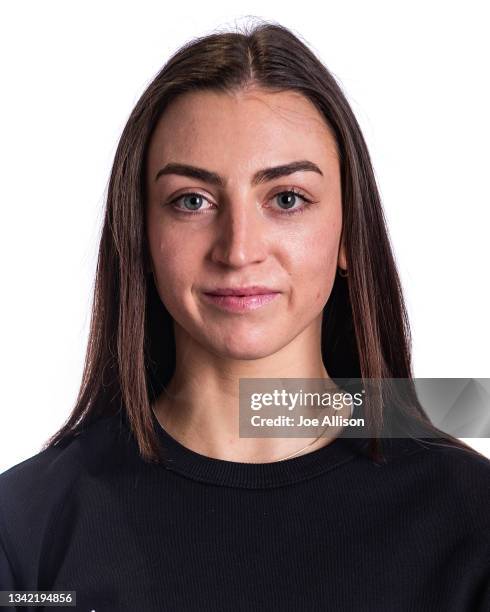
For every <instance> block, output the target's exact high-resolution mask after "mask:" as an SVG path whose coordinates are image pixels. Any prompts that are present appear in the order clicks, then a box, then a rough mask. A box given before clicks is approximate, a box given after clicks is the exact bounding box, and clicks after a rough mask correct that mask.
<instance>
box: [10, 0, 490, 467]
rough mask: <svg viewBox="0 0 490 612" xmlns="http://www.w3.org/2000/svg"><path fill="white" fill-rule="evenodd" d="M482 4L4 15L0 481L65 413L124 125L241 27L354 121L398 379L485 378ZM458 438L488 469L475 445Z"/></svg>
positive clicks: (213, 5) (268, 5)
mask: <svg viewBox="0 0 490 612" xmlns="http://www.w3.org/2000/svg"><path fill="white" fill-rule="evenodd" d="M484 8H485V3H483V2H482V3H478V2H465V3H463V2H459V3H454V2H434V1H432V2H413V1H412V2H410V3H408V2H407V3H405V4H402V3H400V2H396V3H394V2H389V1H386V2H380V1H378V2H352V1H347V0H342V1H337V2H322V3H319V2H315V3H313V2H305V1H303V2H301V3H297V2H295V3H290V5H289V6H288V5H286V3H285V2H284V1H281V2H253V1H250V0H248V1H247V2H241V1H235V2H233V3H225V2H215V1H208V2H206V3H199V2H183V3H169V2H163V1H162V2H148V1H147V2H144V1H139V2H131V3H128V2H87V1H84V2H83V3H82V2H47V1H46V0H45V1H44V2H22V3H16V4H14V3H10V5H7V4H6V3H4V4H3V5H2V11H1V15H0V22H1V23H2V26H1V29H2V32H1V36H0V57H1V62H2V66H1V68H2V69H1V75H2V83H1V84H2V96H1V99H0V110H1V112H0V128H1V132H0V133H1V140H0V155H1V159H0V162H1V170H2V180H1V182H0V190H1V203H2V225H1V240H0V248H1V258H0V261H1V274H2V285H3V299H2V301H1V305H0V308H1V313H0V325H1V339H2V343H1V349H0V358H1V364H0V365H1V373H2V388H1V389H2V393H1V413H0V419H1V420H0V472H1V471H3V470H5V469H7V468H8V467H10V466H12V465H14V464H16V463H18V462H20V461H21V460H23V459H26V458H28V457H30V456H31V455H33V454H35V453H36V452H38V451H39V449H40V447H41V445H42V443H43V442H44V441H45V440H46V439H47V438H48V437H49V436H50V435H51V434H53V433H54V432H55V430H56V429H57V428H58V427H59V426H61V424H62V423H63V421H64V419H65V418H66V417H67V415H68V413H69V412H70V410H71V408H72V407H73V405H74V402H75V398H76V394H77V392H78V386H79V383H80V378H81V374H82V366H83V359H84V356H85V348H86V341H87V335H88V325H89V308H90V304H91V299H92V289H93V279H94V273H95V263H96V255H97V246H98V240H99V232H100V228H101V222H102V211H103V205H104V197H105V191H106V186H107V181H108V178H109V172H110V167H111V163H112V159H113V156H114V152H115V148H116V144H117V141H118V138H119V136H120V134H121V131H122V129H123V126H124V124H125V122H126V119H127V117H128V115H129V113H130V112H131V110H132V108H133V106H134V104H135V103H136V101H137V99H138V97H139V96H140V94H141V93H142V91H143V89H144V88H145V86H146V85H147V84H148V83H149V81H150V80H151V79H152V78H153V76H154V75H155V74H156V73H157V71H158V70H159V69H160V68H161V66H162V65H163V64H164V63H165V61H166V60H167V59H168V57H169V55H170V54H171V53H172V52H174V51H175V50H177V49H178V48H179V47H180V46H181V45H182V44H183V43H184V42H187V41H188V40H189V39H191V38H194V37H196V36H200V35H204V34H209V33H211V32H212V31H214V30H220V31H221V30H223V29H228V28H231V29H232V28H233V27H234V26H235V25H236V24H240V23H243V22H245V21H247V19H248V20H250V19H252V17H251V16H256V17H259V18H262V19H265V20H272V21H277V22H279V23H280V24H282V25H285V26H287V27H289V28H291V29H292V30H293V31H294V32H295V33H297V34H298V35H300V37H302V38H303V39H304V40H305V41H306V42H307V43H308V44H309V45H310V47H311V48H312V50H313V51H314V52H315V53H316V54H317V55H318V56H319V58H320V59H321V60H322V61H323V62H324V63H325V64H326V66H327V67H328V68H329V69H330V70H331V72H332V73H333V74H334V76H335V77H336V78H337V80H338V82H339V84H340V85H341V87H342V88H343V90H344V92H345V93H346V95H347V98H348V100H349V101H350V103H351V105H352V107H353V110H354V112H355V114H356V116H357V118H358V120H359V122H360V124H361V127H362V129H363V132H364V135H365V138H366V140H367V143H368V146H369V149H370V153H371V156H372V160H373V164H374V167H375V172H376V176H377V180H378V184H379V188H380V191H381V195H382V199H383V205H384V209H385V212H386V216H387V220H388V225H389V230H390V235H391V239H392V242H393V245H394V249H395V256H396V258H397V261H398V266H399V272H400V275H401V278H402V283H403V287H404V291H405V297H406V301H407V306H408V309H409V314H410V318H411V324H412V331H413V336H414V344H413V351H414V370H415V375H416V376H417V377H442V378H452V377H462V378H465V377H482V378H484V377H490V360H489V356H488V355H489V345H490V332H489V326H488V316H489V313H490V292H489V273H488V264H489V262H490V258H489V250H490V249H489V237H488V233H489V228H490V224H489V216H490V215H489V204H490V202H489V187H488V176H489V171H488V168H489V153H488V151H489V142H490V121H489V118H488V116H489V113H488V109H489V108H490V91H489V79H488V57H490V48H489V47H490V44H489V37H488V29H487V26H488V19H487V18H485V15H484V14H483V11H484ZM320 9H321V10H322V14H320V13H319V10H320ZM247 16H249V17H248V18H247ZM466 441H467V442H468V443H470V444H471V445H473V446H475V447H477V448H478V449H479V450H480V451H482V452H484V453H485V454H486V455H487V456H489V457H490V439H479V440H477V439H467V440H466Z"/></svg>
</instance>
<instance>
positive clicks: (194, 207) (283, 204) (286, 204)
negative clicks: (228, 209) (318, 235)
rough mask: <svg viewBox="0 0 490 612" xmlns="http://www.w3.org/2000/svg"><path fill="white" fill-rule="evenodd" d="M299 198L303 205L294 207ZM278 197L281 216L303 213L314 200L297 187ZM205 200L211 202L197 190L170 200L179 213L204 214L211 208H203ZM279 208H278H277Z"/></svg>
mask: <svg viewBox="0 0 490 612" xmlns="http://www.w3.org/2000/svg"><path fill="white" fill-rule="evenodd" d="M298 198H299V199H300V200H301V201H302V202H303V206H301V207H297V206H296V207H294V205H295V204H296V203H297V201H298ZM274 199H276V201H277V202H278V203H279V213H278V214H279V216H283V215H287V216H289V215H295V214H298V213H302V212H304V211H305V209H306V207H307V205H309V204H312V203H313V201H312V200H310V199H309V198H307V197H306V196H305V195H304V194H303V193H302V192H300V191H298V190H297V189H295V188H291V189H288V190H286V191H280V192H278V193H276V194H275V195H274V196H272V198H271V200H274ZM180 201H182V203H183V207H182V206H178V203H179V202H180ZM203 201H205V202H209V200H208V199H207V198H206V197H205V196H203V195H202V194H200V193H196V192H187V193H182V194H181V195H179V196H177V197H176V198H174V199H173V200H171V201H170V202H169V205H170V206H172V207H173V208H174V209H175V210H177V211H178V212H179V213H183V214H185V215H202V214H205V213H206V210H210V208H211V207H210V208H208V209H206V208H204V209H203V208H202V203H203ZM276 210H277V209H276Z"/></svg>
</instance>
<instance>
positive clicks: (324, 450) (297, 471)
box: [151, 408, 369, 489]
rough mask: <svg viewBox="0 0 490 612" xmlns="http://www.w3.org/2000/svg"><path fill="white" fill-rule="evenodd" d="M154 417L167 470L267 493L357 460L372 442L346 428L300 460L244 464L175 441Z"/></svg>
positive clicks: (210, 481)
mask: <svg viewBox="0 0 490 612" xmlns="http://www.w3.org/2000/svg"><path fill="white" fill-rule="evenodd" d="M353 416H354V415H353ZM151 417H152V421H153V426H154V428H155V431H156V432H157V434H158V437H159V440H160V441H161V443H162V445H163V447H164V450H165V457H166V458H165V460H164V465H165V468H166V469H168V470H172V471H174V472H177V473H179V474H181V475H183V476H187V477H188V478H192V479H194V480H197V481H200V482H207V483H210V484H215V485H221V486H229V487H240V488H247V489H265V488H273V487H279V486H285V485H288V484H293V483H295V482H300V481H302V480H307V479H308V478H313V477H314V476H317V475H319V474H321V473H324V472H327V471H328V470H331V469H333V468H336V467H339V466H340V465H342V464H344V463H346V462H347V461H350V460H351V459H354V458H355V457H356V456H358V455H359V454H361V453H362V452H365V451H366V447H367V445H368V442H369V440H368V439H367V438H354V437H351V436H352V435H353V433H352V431H353V429H354V428H353V427H352V426H350V425H347V426H346V427H345V428H344V429H343V430H342V432H341V434H340V435H339V436H337V438H335V439H334V440H333V441H332V442H330V443H329V444H327V445H326V446H322V447H321V448H319V449H316V450H314V451H310V452H308V453H305V454H303V455H299V456H298V457H292V458H290V459H284V460H281V461H274V462H270V463H269V462H267V463H244V462H238V461H228V460H224V459H216V458H214V457H208V456H206V455H202V454H200V453H197V452H195V451H193V450H191V449H190V448H187V447H186V446H184V445H183V444H181V443H180V442H179V441H178V440H176V439H175V438H173V437H172V436H171V435H170V434H169V433H168V432H167V431H166V430H165V429H164V428H163V427H162V425H161V424H160V422H159V420H158V419H157V417H156V415H155V413H154V411H153V409H152V408H151Z"/></svg>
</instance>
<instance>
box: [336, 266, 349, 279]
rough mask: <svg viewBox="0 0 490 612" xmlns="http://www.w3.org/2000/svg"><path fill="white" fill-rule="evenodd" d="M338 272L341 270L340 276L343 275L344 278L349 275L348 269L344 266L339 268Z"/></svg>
mask: <svg viewBox="0 0 490 612" xmlns="http://www.w3.org/2000/svg"><path fill="white" fill-rule="evenodd" d="M337 270H338V272H339V276H341V277H342V278H345V277H346V276H349V271H348V270H344V269H342V268H337Z"/></svg>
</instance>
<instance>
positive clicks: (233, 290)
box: [204, 285, 279, 297]
mask: <svg viewBox="0 0 490 612" xmlns="http://www.w3.org/2000/svg"><path fill="white" fill-rule="evenodd" d="M204 293H206V294H207V295H222V296H226V295H234V296H239V297H243V296H250V295H268V294H271V293H279V291H277V290H276V289H272V288H270V287H264V286H263V285H252V286H249V287H217V288H215V289H210V290H206V291H204Z"/></svg>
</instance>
